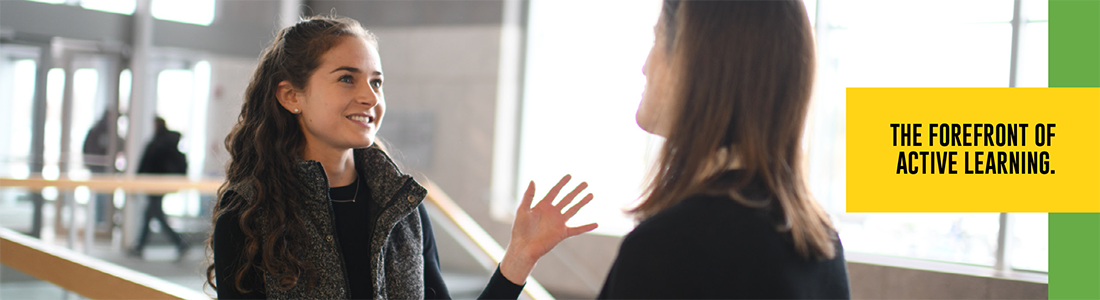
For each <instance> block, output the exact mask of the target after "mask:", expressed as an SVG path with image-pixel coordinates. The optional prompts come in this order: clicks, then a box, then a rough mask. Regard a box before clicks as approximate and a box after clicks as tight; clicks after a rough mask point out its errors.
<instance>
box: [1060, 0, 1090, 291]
mask: <svg viewBox="0 0 1100 300" xmlns="http://www.w3.org/2000/svg"><path fill="white" fill-rule="evenodd" d="M1049 4H1050V6H1049V17H1050V29H1049V30H1050V32H1049V36H1050V40H1049V51H1050V52H1049V53H1050V54H1049V55H1050V57H1049V58H1048V61H1049V74H1050V75H1049V77H1048V81H1049V85H1050V87H1100V1H1097V0H1050V1H1049ZM1097 101H1100V99H1097ZM1097 117H1098V118H1100V112H1097ZM1098 138H1100V137H1098ZM1098 167H1100V166H1098ZM1052 200H1054V201H1057V199H1052ZM1096 201H1097V202H1098V203H1100V199H1096ZM1049 225H1050V227H1049V228H1050V229H1049V230H1050V231H1049V233H1050V234H1049V237H1050V243H1049V246H1050V248H1049V249H1050V254H1049V255H1048V261H1049V263H1050V273H1049V274H1050V278H1049V279H1050V285H1049V294H1048V297H1049V298H1050V299H1100V214H1095V213H1052V214H1050V221H1049Z"/></svg>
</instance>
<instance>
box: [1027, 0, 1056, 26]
mask: <svg viewBox="0 0 1100 300" xmlns="http://www.w3.org/2000/svg"><path fill="white" fill-rule="evenodd" d="M1021 5H1022V6H1023V7H1022V12H1021V14H1023V15H1024V19H1027V20H1028V21H1046V20H1047V18H1048V17H1047V7H1048V6H1049V3H1048V1H1047V0H1024V1H1023V3H1021Z"/></svg>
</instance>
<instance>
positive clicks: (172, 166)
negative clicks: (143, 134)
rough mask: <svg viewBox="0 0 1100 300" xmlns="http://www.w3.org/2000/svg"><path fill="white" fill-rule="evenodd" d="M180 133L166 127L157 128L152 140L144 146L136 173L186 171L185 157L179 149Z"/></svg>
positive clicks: (181, 172)
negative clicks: (162, 128)
mask: <svg viewBox="0 0 1100 300" xmlns="http://www.w3.org/2000/svg"><path fill="white" fill-rule="evenodd" d="M179 143H180V133H179V132H175V131H170V130H167V129H164V130H158V131H157V133H156V134H155V135H153V140H152V141H150V142H149V144H148V145H146V146H145V152H144V154H142V155H141V164H140V165H138V173H151V174H184V173H187V157H186V156H184V155H183V153H180V151H179Z"/></svg>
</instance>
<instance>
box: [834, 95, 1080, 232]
mask: <svg viewBox="0 0 1100 300" xmlns="http://www.w3.org/2000/svg"><path fill="white" fill-rule="evenodd" d="M846 126H847V144H846V148H847V211H848V212H1100V88H848V90H847V125H846Z"/></svg>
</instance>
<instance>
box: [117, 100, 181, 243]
mask: <svg viewBox="0 0 1100 300" xmlns="http://www.w3.org/2000/svg"><path fill="white" fill-rule="evenodd" d="M155 123H156V133H154V135H153V140H152V141H150V142H149V145H147V146H146V147H145V153H144V154H143V155H142V156H141V164H140V165H139V166H138V173H142V174H161V175H165V174H186V173H187V157H186V156H184V155H183V153H180V151H179V142H180V133H179V132H175V131H171V130H168V126H167V125H166V124H165V122H164V119H162V118H160V117H157V118H156V121H155ZM163 198H164V195H149V203H148V206H146V207H145V217H144V218H143V219H142V222H141V235H140V236H138V241H137V245H135V246H134V248H133V249H131V250H130V252H129V255H130V256H135V257H142V253H143V251H144V250H145V242H146V240H148V238H149V222H150V221H152V220H153V219H156V220H157V221H159V222H160V228H161V232H164V233H165V234H167V235H168V237H169V238H170V239H172V241H173V242H175V243H176V249H178V250H179V259H178V260H182V259H183V258H184V256H185V255H186V254H187V250H188V249H189V248H190V247H189V245H188V244H187V242H185V241H184V240H183V238H182V237H180V235H179V234H178V233H176V231H175V230H172V227H171V226H169V225H168V218H167V216H165V215H164V210H163V209H162V205H161V202H162V201H163Z"/></svg>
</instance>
